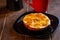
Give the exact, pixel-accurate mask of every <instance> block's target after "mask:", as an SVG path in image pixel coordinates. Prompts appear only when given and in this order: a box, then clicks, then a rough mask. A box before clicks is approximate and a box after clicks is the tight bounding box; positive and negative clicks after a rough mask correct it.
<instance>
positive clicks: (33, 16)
mask: <svg viewBox="0 0 60 40" xmlns="http://www.w3.org/2000/svg"><path fill="white" fill-rule="evenodd" d="M23 23H24V25H25V26H26V27H27V28H28V29H30V30H34V29H37V30H38V29H42V28H46V27H47V26H48V25H50V19H49V18H48V17H47V16H46V15H44V14H42V13H30V14H28V15H26V16H25V17H24V18H23Z"/></svg>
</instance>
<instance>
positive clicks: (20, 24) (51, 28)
mask: <svg viewBox="0 0 60 40" xmlns="http://www.w3.org/2000/svg"><path fill="white" fill-rule="evenodd" d="M29 13H36V12H34V11H31V12H26V13H24V14H22V15H21V16H20V17H19V18H18V19H17V20H16V22H15V23H14V26H13V28H14V30H15V31H16V32H18V33H20V34H24V35H29V36H32V37H39V38H45V37H47V36H48V35H50V34H51V33H53V32H54V31H55V29H56V28H57V26H58V23H59V20H58V18H57V17H56V16H53V15H51V14H47V13H43V14H45V15H47V16H48V17H49V18H50V20H51V25H49V26H48V27H47V28H46V29H44V30H40V31H31V30H28V29H27V28H26V27H25V26H24V24H23V22H22V19H23V17H24V16H25V15H27V14H29Z"/></svg>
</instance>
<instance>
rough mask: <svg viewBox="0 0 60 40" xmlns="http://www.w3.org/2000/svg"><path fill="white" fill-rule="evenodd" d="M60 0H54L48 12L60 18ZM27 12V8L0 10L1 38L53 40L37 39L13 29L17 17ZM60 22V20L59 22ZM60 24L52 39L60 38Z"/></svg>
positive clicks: (1, 39)
mask: <svg viewBox="0 0 60 40" xmlns="http://www.w3.org/2000/svg"><path fill="white" fill-rule="evenodd" d="M59 1H60V0H55V1H52V2H51V3H50V5H49V7H48V13H49V14H52V15H55V16H57V17H58V18H59V19H60V2H59ZM25 12H26V9H24V8H23V9H21V10H19V11H9V10H6V9H3V10H2V11H0V40H51V37H49V38H48V39H36V38H30V37H29V36H25V35H21V34H18V33H17V32H16V31H15V30H14V29H13V24H14V22H15V21H16V19H17V18H18V17H19V16H20V15H22V14H23V13H25ZM59 23H60V22H59ZM59 34H60V24H59V25H58V27H57V29H56V30H55V32H54V33H53V34H52V40H60V35H59Z"/></svg>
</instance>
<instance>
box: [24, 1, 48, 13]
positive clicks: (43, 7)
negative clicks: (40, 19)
mask: <svg viewBox="0 0 60 40" xmlns="http://www.w3.org/2000/svg"><path fill="white" fill-rule="evenodd" d="M24 1H25V2H26V3H27V4H29V5H30V6H31V7H33V8H34V10H35V11H36V12H46V11H47V7H48V0H32V3H30V2H29V0H24Z"/></svg>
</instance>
